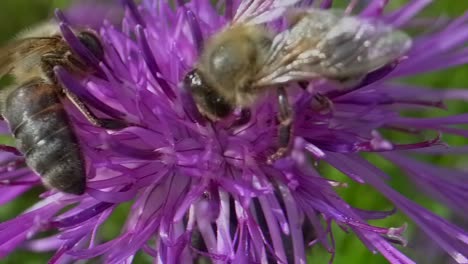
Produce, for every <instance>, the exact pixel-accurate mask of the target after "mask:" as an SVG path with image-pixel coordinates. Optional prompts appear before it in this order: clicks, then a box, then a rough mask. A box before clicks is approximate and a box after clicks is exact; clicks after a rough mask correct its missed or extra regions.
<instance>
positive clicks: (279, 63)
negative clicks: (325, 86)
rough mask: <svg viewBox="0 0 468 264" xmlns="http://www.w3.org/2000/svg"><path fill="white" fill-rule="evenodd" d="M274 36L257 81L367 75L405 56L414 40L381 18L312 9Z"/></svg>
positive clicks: (275, 82)
mask: <svg viewBox="0 0 468 264" xmlns="http://www.w3.org/2000/svg"><path fill="white" fill-rule="evenodd" d="M292 20H293V24H292V25H291V27H290V29H289V30H286V31H284V32H282V33H280V34H278V35H277V36H276V37H275V38H274V39H273V43H272V46H271V49H270V52H269V54H268V56H267V59H266V61H265V66H264V68H263V70H262V71H261V72H259V73H258V74H257V76H256V78H255V81H254V86H256V87H260V86H271V85H278V84H282V83H286V82H290V81H298V80H310V79H314V78H327V79H332V80H345V79H352V78H359V77H363V76H364V75H366V74H367V73H369V72H370V71H373V70H376V69H378V68H380V67H382V66H384V65H386V64H388V63H391V62H393V61H395V60H396V59H398V58H399V57H401V56H402V55H403V54H404V53H405V52H406V51H407V50H408V49H409V48H410V46H411V39H410V38H409V37H408V36H407V35H406V34H405V33H403V32H401V31H397V30H394V29H393V28H391V27H390V26H388V25H385V24H383V23H381V22H375V21H368V20H363V19H361V18H358V17H351V16H344V15H343V13H342V12H337V11H327V10H318V9H310V10H307V11H305V12H304V11H301V12H296V13H295V14H294V15H293V16H292Z"/></svg>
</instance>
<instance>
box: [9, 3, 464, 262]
mask: <svg viewBox="0 0 468 264" xmlns="http://www.w3.org/2000/svg"><path fill="white" fill-rule="evenodd" d="M68 2H69V1H68V0H56V1H47V0H2V1H0V43H4V42H5V41H7V40H8V39H10V38H11V37H12V36H14V35H15V34H16V33H18V31H20V30H22V29H24V28H27V27H28V26H31V25H33V24H34V23H36V22H38V21H41V20H44V19H46V18H48V17H50V16H51V15H52V14H53V10H54V8H55V7H66V6H67V3H68ZM337 2H339V3H338V5H340V4H341V5H343V3H344V2H345V1H337ZM404 2H407V1H403V0H397V1H395V0H393V1H391V4H390V8H392V6H393V7H395V6H398V5H399V4H400V3H404ZM466 10H468V1H465V0H461V1H445V0H436V1H434V4H432V5H431V6H430V7H429V8H428V9H427V10H426V11H424V14H425V15H430V16H434V17H436V16H441V15H449V16H459V15H461V14H462V13H464V12H465V11H466ZM467 72H468V67H466V66H463V67H459V68H457V69H451V70H446V71H443V72H438V73H431V74H426V75H424V76H418V77H413V78H410V79H409V80H407V81H408V82H411V83H415V84H423V85H426V86H430V87H434V88H443V87H459V88H463V87H467V86H468V84H467V83H468V78H467V74H466V73H467ZM467 110H468V107H467V106H465V103H463V102H455V103H451V104H449V106H448V110H447V111H448V112H450V113H461V112H467ZM427 114H433V113H427ZM436 114H439V113H436ZM445 114H447V113H445ZM388 137H390V138H391V139H395V140H401V135H394V134H390V135H388ZM444 140H446V141H447V142H449V143H450V144H454V145H462V144H466V143H465V141H466V140H465V139H464V138H459V137H448V136H445V137H444ZM369 159H371V160H372V161H374V162H375V164H377V165H378V166H379V167H381V168H383V169H385V170H386V171H387V172H388V173H389V174H390V175H392V176H393V177H394V180H393V181H392V185H393V186H394V187H395V188H397V189H398V190H399V191H400V192H401V193H403V194H405V195H407V196H408V197H410V198H411V199H413V200H415V201H417V202H419V203H420V204H422V205H424V206H425V207H426V208H429V209H431V210H432V211H434V212H437V213H438V214H440V215H442V216H444V217H446V218H449V219H451V218H453V216H452V215H451V214H450V211H449V210H447V209H446V208H445V207H444V206H442V205H440V204H438V203H435V202H432V201H431V200H430V199H428V197H425V196H423V195H420V194H418V192H417V191H415V189H414V187H413V186H412V185H411V184H408V181H407V180H406V179H405V175H403V174H402V173H401V172H400V171H398V170H397V169H396V168H395V167H394V166H392V165H391V164H389V163H387V162H385V161H383V160H381V159H378V158H376V157H374V156H371V155H369ZM428 161H430V162H435V163H437V164H440V165H443V166H449V167H450V166H457V164H460V162H465V161H463V160H461V159H454V158H452V157H442V156H439V157H433V158H431V159H429V160H428ZM322 170H323V174H324V175H326V176H327V177H330V178H333V179H338V180H339V179H343V180H344V179H346V178H345V177H344V176H343V175H341V174H340V173H338V172H336V171H334V170H333V169H331V168H327V167H323V168H322ZM346 182H348V183H349V187H348V188H342V189H340V190H339V192H340V194H341V195H342V197H344V199H345V200H346V201H348V202H349V203H350V204H351V205H353V206H357V207H360V208H365V209H370V210H372V209H373V210H385V209H386V210H388V209H391V208H392V206H391V204H390V203H389V202H388V201H386V200H385V198H383V197H382V196H381V195H379V194H378V193H377V192H376V191H374V190H373V189H372V188H370V187H368V186H361V185H358V184H354V183H352V182H350V181H349V180H346ZM38 193H39V192H38V191H32V192H29V193H27V194H26V195H24V196H22V197H21V198H19V199H17V200H16V201H15V202H13V203H10V204H8V205H4V206H2V207H0V221H5V220H7V219H11V218H13V217H14V216H16V215H18V214H19V213H20V212H21V211H23V210H24V209H25V208H27V207H29V206H30V205H31V204H32V203H33V202H34V200H35V197H37V194H38ZM361 194H362V195H361ZM128 208H129V204H124V205H121V206H119V208H118V210H117V211H116V212H115V213H114V214H113V215H112V217H111V221H108V222H107V223H106V224H105V225H104V228H102V229H103V232H102V236H103V238H107V239H111V238H113V237H115V236H116V234H117V233H118V232H119V228H120V227H121V225H122V224H123V221H124V220H125V218H126V213H127V210H128ZM455 220H456V219H455ZM404 222H408V223H409V224H410V225H409V230H408V233H407V235H408V237H409V240H410V244H409V246H408V247H407V248H405V249H402V250H403V251H404V252H405V253H406V254H408V256H410V257H412V258H413V259H415V260H416V261H417V262H418V263H435V264H439V263H449V259H447V256H446V255H445V254H443V253H442V252H441V253H440V254H439V253H437V250H439V249H438V248H437V247H436V248H435V249H432V248H427V247H426V246H425V245H423V243H422V242H423V241H428V240H427V239H426V237H425V236H421V235H420V234H418V233H417V230H415V229H414V227H413V226H412V225H411V222H410V221H409V220H408V219H407V218H406V217H405V216H404V215H402V214H401V213H397V214H396V215H395V216H392V217H389V218H388V219H385V220H381V221H377V222H372V223H373V224H376V225H378V226H387V227H388V226H400V225H401V224H402V223H404ZM464 226H465V228H466V227H467V224H466V222H465V223H464ZM334 234H335V239H336V244H337V249H336V251H337V253H336V258H335V262H334V263H337V264H344V263H347V264H348V263H387V261H386V260H385V259H384V258H383V257H381V256H379V255H373V254H372V253H371V252H369V250H367V249H366V248H365V247H364V246H363V245H362V244H361V242H360V241H359V240H358V239H357V238H356V237H355V236H354V235H353V234H352V233H350V234H345V233H344V232H341V230H339V229H338V228H336V227H335V232H334ZM427 250H431V255H430V257H428V255H429V254H427V253H428V252H427ZM434 250H436V251H434ZM434 252H435V253H434ZM49 257H50V254H32V253H28V252H24V251H21V250H18V251H16V252H15V253H13V254H12V255H10V256H9V257H8V258H6V259H4V260H0V263H28V264H32V263H46V262H47V260H48V258H49ZM309 260H310V261H309V262H310V263H319V264H321V263H328V261H329V255H328V253H326V252H325V251H324V249H323V248H321V247H320V246H319V247H314V248H313V249H312V251H311V253H310V255H309ZM135 263H149V262H148V259H147V258H146V257H145V256H143V255H139V256H138V258H137V259H136V261H135Z"/></svg>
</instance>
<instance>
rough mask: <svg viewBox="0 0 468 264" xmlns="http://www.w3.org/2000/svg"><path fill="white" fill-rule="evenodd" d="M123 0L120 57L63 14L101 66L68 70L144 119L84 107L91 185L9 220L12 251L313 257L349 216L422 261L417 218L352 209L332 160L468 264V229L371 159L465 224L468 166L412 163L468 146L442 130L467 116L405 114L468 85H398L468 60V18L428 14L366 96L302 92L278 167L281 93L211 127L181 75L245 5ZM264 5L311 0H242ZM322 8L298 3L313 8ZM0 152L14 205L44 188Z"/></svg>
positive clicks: (117, 30) (395, 252) (398, 257)
mask: <svg viewBox="0 0 468 264" xmlns="http://www.w3.org/2000/svg"><path fill="white" fill-rule="evenodd" d="M122 2H123V3H124V8H125V16H124V18H123V21H122V23H121V27H116V26H112V25H111V24H110V23H104V25H103V26H102V27H101V28H100V29H99V33H100V36H101V38H102V41H103V45H104V47H105V54H106V58H105V60H104V61H101V62H99V61H97V60H96V59H94V58H92V56H91V57H90V56H86V54H84V53H83V51H85V50H83V47H82V46H81V44H80V42H79V41H77V39H76V37H75V36H74V35H73V33H72V31H71V30H70V27H73V26H76V25H69V23H71V22H70V21H71V20H68V19H67V18H66V17H65V16H63V15H61V14H60V13H58V15H57V17H58V19H59V21H60V26H61V30H62V33H63V35H64V37H65V39H66V40H67V41H68V43H69V44H70V45H71V47H72V48H73V49H74V50H75V51H77V52H78V53H79V54H81V56H82V57H83V58H84V59H86V61H87V63H89V64H90V65H92V66H93V67H94V68H95V69H97V71H96V74H94V75H93V76H89V77H88V78H86V80H80V79H77V78H76V77H74V76H72V75H70V74H69V73H68V72H66V71H65V70H63V69H62V68H56V73H57V76H58V79H59V80H60V82H61V83H62V84H63V85H64V86H65V87H67V88H68V89H70V90H71V91H73V92H74V93H76V94H77V95H78V96H79V97H81V98H82V99H83V100H84V101H85V102H86V103H87V104H88V105H89V106H91V107H93V108H94V109H96V110H99V111H100V112H102V114H103V115H107V116H110V117H115V118H120V119H125V120H126V121H128V122H129V123H131V124H132V126H130V127H128V128H125V129H123V130H121V131H106V130H103V129H100V128H97V127H94V126H92V125H91V124H89V123H88V122H87V121H86V120H85V119H84V118H82V116H81V115H80V114H79V113H78V112H77V111H76V110H75V109H74V108H73V107H70V108H69V112H70V115H71V116H72V120H73V123H74V125H75V127H76V131H77V133H78V135H79V138H80V140H81V145H82V149H83V152H84V155H85V158H86V161H87V172H88V188H87V192H86V194H85V195H83V196H79V197H78V196H71V195H66V194H63V193H57V192H55V191H48V192H45V193H43V194H42V195H41V196H40V200H39V201H38V202H37V203H36V204H35V205H34V206H32V207H31V208H29V209H28V210H27V211H25V212H24V213H22V214H21V215H19V216H18V217H16V218H14V219H11V220H9V221H6V222H3V223H1V224H0V254H1V256H6V255H7V254H9V253H10V252H12V251H13V250H15V249H17V248H19V247H22V248H27V249H30V250H32V251H51V250H55V251H56V254H55V255H54V257H53V258H52V260H51V263H59V262H60V261H62V260H63V261H65V260H72V259H91V258H96V257H100V258H102V261H103V262H104V263H129V262H131V261H132V259H133V258H134V256H135V254H136V253H137V252H138V251H143V252H144V253H146V254H148V255H150V256H151V257H153V258H154V259H155V262H156V263H192V262H195V261H196V260H197V259H200V258H206V259H211V260H212V261H213V262H214V263H305V262H306V249H307V248H308V247H310V246H313V245H315V244H322V245H323V246H324V247H325V248H326V249H327V250H328V251H329V252H330V253H331V255H332V256H333V255H334V248H335V244H334V239H333V232H332V229H331V225H332V224H337V225H338V226H339V227H341V228H342V229H344V230H346V231H351V232H353V233H354V234H355V235H356V236H358V237H359V239H361V240H362V242H363V243H364V244H365V245H366V246H367V247H368V248H369V249H370V250H371V251H373V252H379V253H380V254H382V255H383V256H384V257H385V258H386V259H387V260H388V261H389V262H391V263H414V262H413V260H411V259H409V258H408V257H406V256H405V255H404V254H403V253H401V252H400V251H399V249H398V247H399V246H400V245H404V244H405V243H406V242H405V239H404V238H403V236H402V233H403V231H404V226H405V225H404V223H402V225H401V227H377V226H373V225H370V224H368V223H367V221H368V220H371V219H381V218H385V217H387V216H388V215H391V214H392V213H393V211H392V212H385V211H382V212H377V211H367V210H364V209H362V208H361V209H359V208H353V207H352V206H350V205H349V204H348V203H346V201H344V200H343V199H342V198H340V196H339V195H338V194H337V193H336V192H335V189H336V188H340V187H342V186H345V185H346V184H345V183H340V182H334V181H331V180H329V179H327V178H326V177H325V176H326V175H321V166H320V164H329V165H331V166H332V167H334V168H336V169H337V170H339V171H341V172H343V173H344V174H345V175H347V176H348V177H349V180H350V181H355V182H358V183H361V184H368V185H371V186H373V187H374V188H375V189H376V190H377V191H378V192H380V193H381V194H382V195H384V196H385V197H386V198H387V199H388V200H389V201H391V202H392V203H393V204H394V205H395V208H396V209H397V210H399V211H401V212H403V213H404V214H406V215H408V216H409V218H410V219H412V221H414V223H415V224H416V226H417V227H419V228H420V229H421V230H422V232H424V233H426V234H427V235H428V236H429V237H430V238H431V239H432V240H433V241H435V242H436V243H437V244H438V245H439V246H440V247H441V248H442V249H443V250H445V251H446V252H447V253H448V254H449V255H450V256H451V257H452V258H453V259H454V260H455V261H456V262H458V263H468V233H467V232H466V231H464V230H462V229H461V228H459V227H457V226H455V225H453V224H451V223H450V222H449V221H447V220H445V219H443V218H442V217H440V216H437V215H435V214H434V213H432V212H430V211H428V210H427V209H425V208H423V207H422V206H420V205H418V204H416V203H414V202H413V201H411V200H409V199H408V198H406V197H405V196H403V195H401V194H400V193H399V192H397V191H396V190H394V189H393V188H392V187H390V186H389V184H388V182H389V180H390V179H391V176H392V175H386V174H385V173H384V172H383V171H382V170H381V169H379V168H378V167H376V166H374V165H373V164H372V163H371V162H370V161H368V160H367V159H366V157H367V156H362V155H361V153H363V152H366V153H373V155H376V156H378V157H381V158H384V159H386V160H387V161H390V162H391V163H392V164H394V166H397V167H399V168H401V170H402V171H403V172H404V173H405V174H406V176H407V178H408V184H411V185H414V188H415V189H417V190H418V191H421V192H426V193H427V194H429V195H430V196H431V197H433V198H434V199H437V200H438V201H441V202H443V203H445V204H446V205H447V206H449V207H450V208H451V209H453V210H454V211H455V212H456V213H457V214H458V215H459V216H460V217H462V218H463V219H466V218H467V217H468V215H467V212H468V203H467V201H468V174H467V172H466V171H462V170H457V169H451V168H441V167H436V166H433V165H431V164H428V163H424V162H422V161H419V160H416V159H414V157H413V156H414V155H415V154H427V155H430V154H434V155H435V154H444V155H448V154H458V153H467V152H468V150H467V149H466V147H448V146H446V145H444V144H442V142H441V139H440V137H439V136H438V134H441V133H445V134H454V135H459V136H461V137H468V131H467V130H466V129H463V128H460V127H456V125H460V124H464V123H467V121H468V116H467V115H466V114H459V115H444V116H439V117H433V118H427V117H426V118H415V117H411V118H410V117H405V116H404V115H403V114H402V113H401V112H402V110H416V111H419V110H421V109H422V110H424V109H428V108H429V109H430V108H442V101H444V100H458V99H461V100H466V99H467V98H468V93H467V92H465V91H460V90H454V89H445V90H431V89H429V88H422V87H414V86H409V85H406V84H401V83H395V78H400V77H407V76H413V75H417V74H421V73H425V72H430V71H434V70H439V69H445V68H449V67H452V66H456V65H460V64H465V63H467V62H468V56H467V54H468V53H467V52H468V51H467V49H466V46H465V45H466V43H467V41H468V23H467V21H468V16H466V15H465V16H463V17H460V18H457V19H455V20H453V21H442V20H437V21H436V22H427V21H422V22H424V23H425V25H426V26H427V28H429V30H427V29H426V30H424V31H423V32H424V33H421V35H417V36H415V37H414V43H413V47H412V49H411V50H410V51H409V52H408V53H407V54H406V57H405V58H402V59H401V60H400V61H398V62H395V63H394V64H392V65H389V66H387V67H384V68H383V69H380V70H378V71H376V72H372V73H369V74H368V75H367V77H366V78H365V79H364V80H363V81H362V82H361V84H360V85H358V86H356V87H355V88H354V89H352V90H346V91H343V90H336V89H333V88H332V87H331V86H330V85H328V84H327V83H322V84H316V85H315V87H316V89H314V91H298V92H296V93H292V94H291V98H290V100H291V102H294V104H293V106H294V112H295V116H296V119H295V121H294V147H293V149H292V151H291V153H290V155H288V156H286V157H285V158H283V159H280V160H278V161H277V162H276V163H275V164H273V165H269V164H267V163H266V162H265V160H266V159H265V157H267V156H268V155H269V154H271V153H272V151H274V149H275V148H276V145H277V126H278V122H277V120H276V116H277V106H276V104H275V100H274V98H266V99H265V100H264V101H262V102H261V103H259V104H258V105H257V106H256V107H255V109H254V111H253V113H254V115H252V116H251V120H250V122H249V123H247V124H246V125H243V126H239V127H237V126H230V125H229V124H226V122H222V121H221V122H207V121H206V122H200V117H199V116H198V115H197V114H196V111H195V108H194V105H193V104H192V101H191V100H189V99H190V97H189V96H188V95H187V94H186V93H185V92H184V89H182V88H181V87H180V85H179V84H180V81H181V80H182V78H183V76H184V74H185V73H186V72H187V71H188V70H190V68H191V67H192V66H193V64H194V63H195V61H196V59H197V56H198V52H199V50H200V49H201V47H202V43H203V40H204V39H206V38H207V37H209V36H210V35H212V34H213V33H215V32H217V31H218V30H220V29H221V28H223V27H224V26H225V25H226V24H227V23H228V22H229V20H230V19H231V17H232V16H233V14H235V13H236V10H237V9H238V7H239V5H241V3H240V1H238V0H226V1H220V2H219V3H218V5H217V6H213V5H212V4H211V1H209V0H194V1H190V2H189V3H186V4H182V2H183V1H179V4H177V5H176V6H175V7H171V6H170V4H169V3H167V2H169V1H167V2H166V1H156V0H143V2H142V4H141V5H140V6H136V5H135V4H134V3H133V2H131V1H130V0H128V1H122ZM250 2H254V4H252V5H250V6H249V8H254V9H255V8H265V7H266V8H268V7H270V6H277V5H278V3H284V4H292V2H297V1H281V0H263V1H262V0H259V1H255V0H254V1H248V0H246V1H245V2H244V3H243V4H246V3H250ZM310 2H312V1H309V0H304V1H301V2H300V3H295V5H302V6H303V7H306V6H308V5H309V4H310ZM368 2H369V4H367V6H364V7H363V8H362V10H354V12H355V13H358V14H356V15H359V16H361V17H366V18H370V19H378V20H383V21H385V22H386V23H388V24H391V25H393V26H394V27H396V28H403V29H405V28H406V27H409V26H415V25H416V26H417V25H420V24H421V23H420V22H421V21H418V23H414V22H416V20H414V19H413V18H414V17H415V16H416V15H418V13H419V12H420V10H421V9H423V8H424V7H425V6H426V5H427V4H428V3H429V2H430V1H428V0H414V1H411V2H410V3H409V4H407V5H404V6H402V7H400V8H399V9H397V10H395V11H392V12H388V13H384V12H383V9H384V7H385V5H386V4H387V2H388V1H386V0H373V1H368ZM257 4H258V5H257ZM331 5H332V1H331V0H324V1H322V3H321V8H329V7H330V6H331ZM244 7H246V6H244ZM220 10H222V11H220ZM278 10H281V8H278V9H277V11H278ZM431 23H433V24H431ZM317 91H323V92H322V95H323V96H326V97H328V99H329V101H330V107H329V108H326V109H323V108H321V107H312V106H313V105H314V100H315V99H314V98H316V97H314V94H313V93H314V92H317ZM4 131H5V132H6V130H4ZM386 131H398V132H402V133H406V134H407V135H408V139H416V138H418V135H420V134H421V133H422V132H426V131H432V132H433V135H434V137H435V139H432V140H427V141H415V142H414V143H408V142H404V143H400V142H392V141H390V140H388V139H385V138H384V137H383V136H381V134H380V133H382V132H386ZM379 132H380V133H379ZM382 134H385V133H382ZM0 158H1V161H2V164H3V165H4V166H3V169H2V172H1V174H0V178H1V180H2V186H1V187H0V188H1V190H2V195H1V196H0V202H1V204H5V203H7V202H10V201H11V200H13V199H15V198H16V197H18V196H20V195H21V194H22V193H24V192H26V191H27V190H29V189H31V188H32V187H34V186H36V185H40V181H39V178H38V176H37V175H35V174H33V173H32V172H31V171H30V170H29V169H28V168H25V167H24V166H23V160H22V158H21V157H19V156H15V155H14V154H10V153H2V154H1V156H0ZM359 195H365V194H359ZM127 202H130V203H131V204H132V206H131V208H130V210H129V213H128V215H127V218H126V220H125V224H124V226H123V227H122V230H121V233H120V234H119V235H118V236H117V237H114V238H113V239H110V240H107V241H106V240H103V239H102V238H101V236H100V233H101V230H100V229H101V228H102V225H103V224H104V223H106V222H107V221H109V217H110V215H111V214H112V213H113V211H114V210H116V208H117V207H118V206H119V205H120V204H122V203H127ZM51 231H53V232H51ZM51 234H52V235H51Z"/></svg>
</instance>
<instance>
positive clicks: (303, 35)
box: [183, 0, 411, 162]
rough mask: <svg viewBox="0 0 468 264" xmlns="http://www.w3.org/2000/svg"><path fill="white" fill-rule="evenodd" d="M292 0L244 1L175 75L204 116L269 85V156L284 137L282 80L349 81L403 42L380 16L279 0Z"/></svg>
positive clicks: (391, 56)
mask: <svg viewBox="0 0 468 264" xmlns="http://www.w3.org/2000/svg"><path fill="white" fill-rule="evenodd" d="M267 2H268V1H267ZM282 2H285V4H282ZM295 2H297V1H294V0H293V1H282V0H276V1H269V2H268V3H270V4H269V5H268V4H265V3H266V2H265V1H261V0H246V1H244V2H243V3H242V4H241V6H240V7H239V9H238V13H237V14H236V15H235V17H234V19H233V21H232V22H231V23H230V24H229V25H228V26H227V27H226V28H224V29H223V30H221V31H220V32H218V33H217V34H214V35H213V36H212V37H211V38H209V39H208V40H207V41H206V43H205V45H204V49H203V51H202V54H201V55H200V58H199V60H198V62H197V63H196V65H195V67H194V69H193V70H191V71H189V72H188V73H187V75H186V76H185V78H184V81H183V82H184V87H185V88H186V89H188V90H189V91H190V92H191V93H192V95H193V97H194V100H195V102H196V104H197V106H198V109H199V110H200V112H201V113H202V114H204V115H205V116H207V117H208V118H209V119H212V120H217V119H220V118H224V117H226V116H228V115H230V114H231V112H232V111H233V110H234V109H235V108H236V107H241V108H245V107H250V106H252V105H253V104H254V103H255V102H256V101H257V99H258V97H259V96H261V95H262V94H264V93H265V92H267V91H269V90H270V88H274V89H276V90H277V94H278V103H279V111H278V113H279V116H278V119H279V121H280V126H279V148H278V151H277V152H276V153H275V154H273V155H272V156H271V157H270V159H269V161H270V162H271V161H273V160H275V159H277V158H279V157H281V156H282V155H283V154H284V153H285V152H286V151H287V149H288V146H289V143H290V139H291V135H290V134H291V123H292V120H293V115H292V111H291V109H290V106H289V103H288V100H287V94H286V91H285V87H286V84H287V83H290V82H303V81H313V80H317V79H328V80H332V81H337V82H340V83H343V84H344V83H352V82H353V80H354V83H355V81H358V80H360V79H362V78H363V77H365V75H366V74H367V73H369V72H371V71H373V70H376V69H378V68H380V67H383V66H385V65H386V64H389V63H391V62H393V61H395V60H397V59H398V58H399V57H401V56H402V55H403V54H404V53H405V52H406V51H407V50H408V49H409V47H410V46H411V39H410V38H409V37H408V36H407V35H406V34H405V33H403V32H401V31H397V30H395V29H393V28H392V27H390V26H388V25H385V24H383V23H382V22H379V21H370V20H366V19H364V18H359V17H355V16H349V15H346V14H345V13H344V12H342V11H341V12H340V11H337V10H322V9H315V8H309V9H296V8H287V9H286V8H285V7H286V6H287V5H292V4H294V3H295ZM284 10H286V11H284ZM284 14H286V16H287V17H288V18H289V25H288V28H287V29H286V30H284V31H282V32H279V33H274V32H272V31H270V30H268V29H267V27H266V26H265V25H264V24H265V22H268V21H271V20H273V19H276V18H278V17H279V16H281V15H284Z"/></svg>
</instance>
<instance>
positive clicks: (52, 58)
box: [41, 52, 130, 130]
mask: <svg viewBox="0 0 468 264" xmlns="http://www.w3.org/2000/svg"><path fill="white" fill-rule="evenodd" d="M41 62H42V65H41V67H42V69H43V71H44V72H45V73H46V75H47V77H49V78H50V79H51V80H52V81H53V82H57V77H56V76H55V73H54V67H55V66H57V65H61V66H64V67H66V68H68V69H71V70H72V71H73V72H78V73H82V74H85V73H86V70H85V65H83V64H82V63H81V62H80V61H79V60H77V59H76V58H75V57H74V56H73V54H72V53H70V52H67V53H65V55H63V56H57V55H55V54H53V53H47V54H44V55H42V57H41ZM63 92H64V93H65V95H66V96H67V98H68V99H70V101H71V102H72V103H73V104H74V105H75V106H76V108H78V110H79V111H80V112H81V113H82V114H83V115H84V116H85V117H86V119H88V121H89V122H90V123H91V124H93V125H95V126H97V127H102V128H105V129H112V130H118V129H123V128H125V127H128V126H130V124H128V123H127V122H125V121H123V120H118V119H109V118H99V117H97V116H96V115H95V114H94V113H93V112H92V111H91V110H90V109H89V108H88V107H87V106H86V105H85V104H84V103H83V102H81V100H80V99H79V98H78V97H77V96H76V95H75V94H73V93H71V92H70V91H68V90H66V89H65V88H63Z"/></svg>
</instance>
